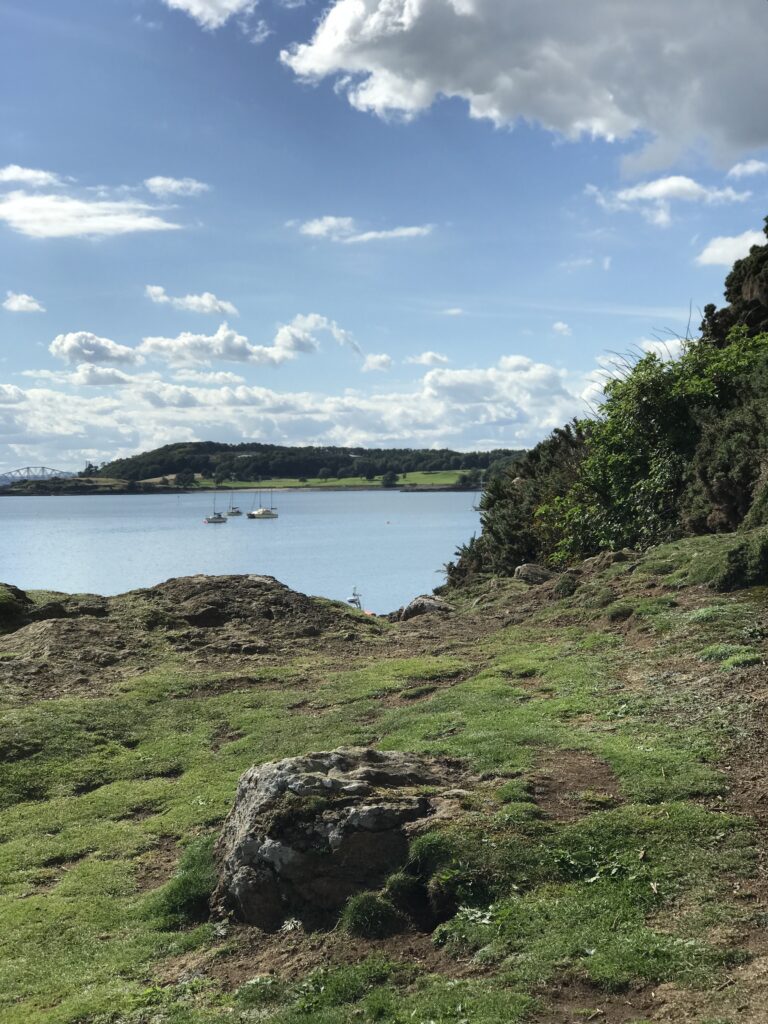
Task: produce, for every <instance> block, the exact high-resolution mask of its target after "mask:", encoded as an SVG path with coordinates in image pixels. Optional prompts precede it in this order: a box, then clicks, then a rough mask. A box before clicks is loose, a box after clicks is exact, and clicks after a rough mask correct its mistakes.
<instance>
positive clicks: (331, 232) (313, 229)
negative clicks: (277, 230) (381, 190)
mask: <svg viewBox="0 0 768 1024" xmlns="http://www.w3.org/2000/svg"><path fill="white" fill-rule="evenodd" d="M433 227H434V225H432V224H419V225H414V226H411V227H399V228H388V229H386V230H384V231H362V230H360V228H359V227H358V225H357V222H356V221H355V219H354V218H353V217H316V218H315V219H314V220H308V221H305V222H304V223H303V224H300V225H299V231H300V232H301V234H302V235H309V236H310V237H311V238H327V239H329V240H330V241H331V242H341V243H342V244H344V245H356V244H359V243H364V242H381V241H387V240H388V239H392V238H425V237H426V236H427V235H430V234H432V230H433Z"/></svg>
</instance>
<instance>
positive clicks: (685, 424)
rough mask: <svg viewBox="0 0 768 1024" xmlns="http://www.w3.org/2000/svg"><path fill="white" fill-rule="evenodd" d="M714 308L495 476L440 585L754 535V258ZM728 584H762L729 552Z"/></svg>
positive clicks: (763, 271)
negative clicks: (698, 330) (478, 529)
mask: <svg viewBox="0 0 768 1024" xmlns="http://www.w3.org/2000/svg"><path fill="white" fill-rule="evenodd" d="M766 233H767V234H768V218H766ZM725 296H726V299H727V300H728V303H729V305H728V306H727V307H726V308H724V309H722V310H717V309H716V308H715V307H714V306H708V307H707V308H706V310H705V318H704V322H703V323H702V335H701V338H700V339H699V340H698V341H686V342H684V343H683V346H682V354H681V356H680V358H678V359H662V358H661V357H660V356H659V355H658V354H656V353H647V354H646V355H643V356H642V357H641V358H639V359H637V360H636V361H635V362H634V365H633V364H632V363H631V362H629V361H627V362H626V364H625V372H622V373H621V374H620V375H619V376H616V377H614V378H612V379H610V380H609V381H608V382H607V384H606V385H605V388H604V397H603V401H602V403H601V404H600V406H599V408H598V410H597V413H596V416H595V417H594V418H593V419H589V420H580V421H574V422H573V423H570V424H569V425H568V426H567V427H564V428H562V429H558V430H556V431H554V433H553V434H552V435H551V436H550V437H548V438H547V439H546V440H544V441H542V442H541V443H540V444H538V445H536V447H535V448H533V449H532V450H531V451H529V452H527V453H526V454H525V455H524V456H523V457H522V458H521V459H518V460H517V461H516V462H514V463H513V464H512V465H511V467H510V468H509V469H508V470H506V471H504V472H501V473H498V474H497V475H496V476H495V478H494V479H493V480H492V481H491V482H490V484H489V486H488V488H487V490H486V493H485V495H484V496H483V499H482V503H481V512H482V534H481V536H480V537H479V538H475V539H473V540H472V541H471V542H470V543H469V544H467V545H465V546H464V547H463V548H461V549H460V550H459V551H458V552H457V554H458V556H459V557H458V560H457V562H456V563H451V564H449V565H448V566H446V570H447V573H448V580H449V583H456V582H461V581H462V580H464V579H466V578H467V577H469V576H472V575H474V574H477V573H500V574H510V573H511V572H512V571H513V570H514V568H515V567H516V566H517V565H519V564H520V563H522V562H530V561H542V562H548V563H549V564H551V565H554V566H558V565H560V566H565V565H568V564H569V563H572V562H575V561H577V560H579V559H581V558H584V557H587V556H589V555H593V554H596V553H597V552H599V551H601V550H604V549H614V550H616V549H619V548H623V547H632V548H645V547H648V546H651V545H653V544H658V543H662V542H664V541H667V540H674V539H677V538H679V537H681V536H685V535H696V534H704V533H713V532H715V533H717V532H731V531H734V530H737V529H738V528H739V527H740V526H742V525H743V526H744V527H745V528H750V529H751V528H754V527H757V526H763V525H766V524H768V333H766V332H767V331H768V245H763V246H753V247H752V250H751V252H750V254H749V256H747V257H746V258H744V259H742V260H738V261H737V262H736V264H735V266H734V268H733V270H732V271H731V273H730V274H729V276H728V278H727V280H726V291H725ZM742 571H744V572H747V573H748V574H749V576H750V578H751V579H753V580H754V581H755V582H757V581H762V579H763V577H764V576H765V575H766V567H764V566H763V556H762V554H761V553H760V552H757V551H752V550H751V549H749V548H748V547H747V548H744V549H743V550H741V549H740V550H734V551H733V558H732V564H731V565H730V567H726V569H725V571H724V577H723V579H722V580H721V581H720V585H722V586H723V587H724V588H727V587H728V586H730V585H733V581H734V579H736V578H737V577H738V576H739V573H741V572H742ZM564 586H566V584H564Z"/></svg>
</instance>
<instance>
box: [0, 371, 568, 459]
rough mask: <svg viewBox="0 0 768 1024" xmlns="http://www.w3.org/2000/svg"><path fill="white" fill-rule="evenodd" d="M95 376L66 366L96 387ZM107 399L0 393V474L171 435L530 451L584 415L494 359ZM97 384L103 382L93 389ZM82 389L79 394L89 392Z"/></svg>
mask: <svg viewBox="0 0 768 1024" xmlns="http://www.w3.org/2000/svg"><path fill="white" fill-rule="evenodd" d="M101 369H103V368H102V367H99V366H97V367H95V369H94V370H92V369H88V370H83V371H82V376H81V371H80V367H78V368H77V369H76V370H74V372H73V374H72V376H77V377H78V378H79V379H81V380H83V381H84V382H93V383H98V381H99V376H100V375H99V374H98V373H96V371H99V370H101ZM124 376H125V378H127V380H118V379H117V378H115V379H114V381H113V383H115V384H118V383H120V384H122V386H119V387H113V388H111V389H110V391H109V393H108V394H107V395H100V394H98V392H96V393H93V389H88V388H82V389H80V388H78V389H77V390H76V391H72V390H66V387H65V386H63V385H62V386H58V387H56V386H53V385H54V382H53V381H51V386H49V387H30V388H29V389H27V390H22V389H20V388H12V387H10V386H5V388H3V387H2V386H0V404H2V403H3V402H5V403H6V405H7V410H6V412H5V414H4V415H5V419H3V414H2V413H0V466H4V467H8V468H12V467H13V466H14V465H18V464H19V462H24V463H27V462H39V463H40V464H44V465H55V466H61V467H62V468H67V467H69V466H73V467H77V466H78V465H80V464H81V463H82V461H83V453H84V452H88V453H89V455H88V457H89V458H91V459H92V461H100V460H101V459H106V458H111V457H115V456H116V455H118V454H121V455H127V454H131V453H132V452H136V451H142V450H147V449H149V448H152V447H153V446H157V445H158V444H163V443H168V442H171V441H173V440H178V439H180V438H183V439H189V440H197V439H203V438H210V439H214V440H232V439H234V438H238V437H242V438H248V439H251V440H264V441H272V442H274V441H276V440H279V441H280V442H281V443H284V444H307V443H313V444H336V445H342V444H343V445H413V446H418V447H431V446H436V447H443V446H447V447H454V448H494V447H501V446H511V447H518V446H522V445H527V444H531V443H533V442H534V441H536V440H538V439H539V438H540V437H541V436H543V435H544V434H545V433H547V432H548V431H549V430H551V429H552V427H554V426H557V425H559V424H560V423H563V422H565V421H566V420H567V419H568V418H569V417H570V416H572V415H574V414H576V413H578V412H580V411H582V410H583V405H582V401H581V399H580V397H579V388H580V387H583V380H582V378H579V379H578V380H576V381H575V382H574V383H572V382H571V380H570V378H569V377H568V376H567V375H566V374H565V373H564V371H561V370H558V369H556V368H555V367H553V366H549V365H547V364H543V363H536V362H534V361H533V360H530V359H527V358H525V357H522V356H514V355H510V356H505V357H504V358H502V359H500V360H499V361H498V363H496V364H495V365H494V366H490V367H484V368H476V369H471V370H466V369H456V370H449V369H444V368H436V369H431V370H429V371H428V372H427V373H425V375H424V376H423V378H422V379H421V380H419V381H417V382H416V383H415V384H414V385H413V387H412V388H410V389H409V390H406V391H398V390H394V389H393V390H389V391H388V390H381V391H379V390H377V391H375V392H374V393H371V394H369V393H363V392H361V391H357V390H354V391H353V390H344V391H340V392H338V393H323V392H319V391H318V392H309V391H304V392H295V391H294V392H290V391H285V392H279V391H274V390H271V389H268V388H264V387H256V386H248V385H245V384H233V385H222V386H216V387H207V386H202V385H203V382H202V381H200V382H197V384H194V383H192V384H190V386H183V385H180V384H175V383H170V382H167V381H164V380H159V379H155V380H152V379H149V378H148V375H147V374H138V375H135V376H133V377H131V376H130V375H129V374H125V375H124ZM104 382H105V381H104V380H103V378H102V383H104ZM89 390H90V393H89Z"/></svg>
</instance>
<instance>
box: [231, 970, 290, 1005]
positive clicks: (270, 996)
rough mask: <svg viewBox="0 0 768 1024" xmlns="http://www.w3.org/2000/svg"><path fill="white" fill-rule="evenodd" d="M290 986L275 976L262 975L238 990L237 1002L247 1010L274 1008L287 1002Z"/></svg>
mask: <svg viewBox="0 0 768 1024" xmlns="http://www.w3.org/2000/svg"><path fill="white" fill-rule="evenodd" d="M287 995H288V986H287V984H286V983H285V982H284V981H283V980H282V978H278V977H277V976H276V975H274V974H260V975H258V976H257V977H255V978H251V979H250V980H249V981H246V982H245V984H244V985H241V986H240V988H239V989H238V990H237V997H236V998H237V1002H238V1004H239V1005H240V1006H242V1007H244V1008H245V1009H248V1010H250V1009H256V1008H260V1007H262V1006H274V1005H275V1004H276V1003H282V1002H284V1001H285V999H286V997H287Z"/></svg>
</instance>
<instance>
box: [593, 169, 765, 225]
mask: <svg viewBox="0 0 768 1024" xmlns="http://www.w3.org/2000/svg"><path fill="white" fill-rule="evenodd" d="M586 193H587V195H591V196H592V197H593V198H594V199H595V201H596V202H597V204H598V205H599V206H601V207H602V208H603V209H604V210H607V211H608V212H609V213H615V212H617V211H619V210H633V209H636V210H639V211H640V212H641V213H642V215H643V216H644V217H645V219H646V220H647V221H649V222H650V223H651V224H655V225H656V226H657V227H668V226H669V225H670V224H671V223H672V210H671V204H672V202H673V201H681V202H688V203H705V204H706V205H709V206H712V205H715V204H721V203H742V202H744V201H745V200H747V199H749V197H750V196H751V194H752V193H751V192H736V191H735V190H734V189H732V188H730V186H729V187H727V188H712V187H707V186H706V185H701V184H699V182H698V181H694V180H693V178H688V177H686V176H685V175H682V174H673V175H670V176H669V177H666V178H657V179H656V180H655V181H647V182H644V183H643V184H640V185H633V186H632V187H631V188H624V189H621V190H620V191H618V192H610V193H606V192H601V191H600V189H598V188H596V187H595V186H594V185H588V186H587V188H586Z"/></svg>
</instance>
